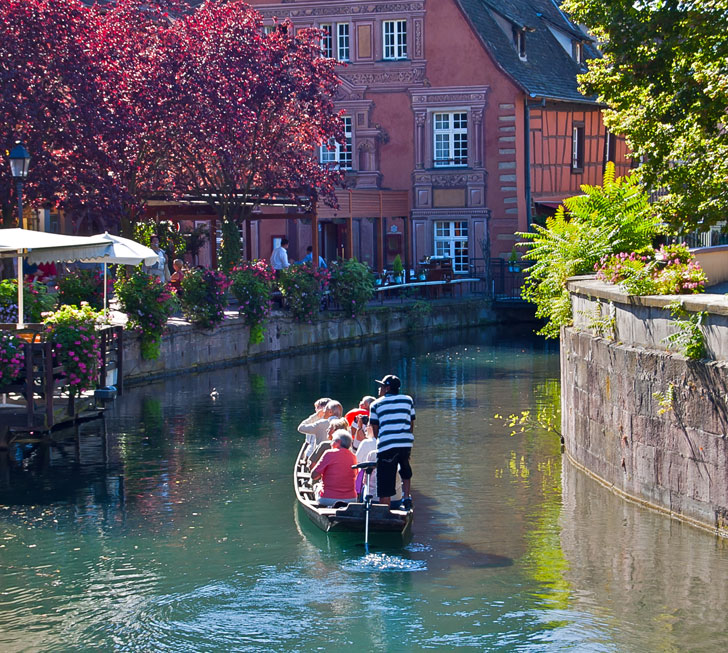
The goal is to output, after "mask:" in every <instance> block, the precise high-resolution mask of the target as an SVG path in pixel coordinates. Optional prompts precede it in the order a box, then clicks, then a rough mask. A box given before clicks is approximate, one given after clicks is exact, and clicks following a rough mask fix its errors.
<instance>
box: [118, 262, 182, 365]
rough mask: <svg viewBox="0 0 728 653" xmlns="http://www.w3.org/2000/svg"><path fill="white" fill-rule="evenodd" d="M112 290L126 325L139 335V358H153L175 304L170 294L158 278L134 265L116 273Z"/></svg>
mask: <svg viewBox="0 0 728 653" xmlns="http://www.w3.org/2000/svg"><path fill="white" fill-rule="evenodd" d="M114 290H115V291H116V297H117V298H118V300H119V303H120V304H121V309H122V311H124V312H125V313H126V316H127V319H128V322H127V324H126V328H127V329H134V330H135V331H137V332H138V333H139V334H140V335H141V354H142V358H146V359H153V358H157V356H159V341H160V338H161V337H162V333H164V330H165V328H166V327H167V320H168V319H169V316H170V315H172V313H174V311H175V310H176V308H177V302H176V300H175V298H174V296H173V295H172V293H170V292H169V290H168V289H167V287H166V286H165V285H164V284H163V283H161V282H160V281H159V279H157V278H156V277H152V276H150V275H148V274H146V273H145V272H144V271H143V270H142V269H141V268H136V269H135V270H134V271H133V272H132V273H131V275H128V276H120V277H119V278H118V279H117V280H116V283H115V284H114Z"/></svg>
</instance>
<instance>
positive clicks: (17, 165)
mask: <svg viewBox="0 0 728 653" xmlns="http://www.w3.org/2000/svg"><path fill="white" fill-rule="evenodd" d="M8 159H9V161H10V174H12V176H13V179H15V182H16V184H17V189H18V227H20V228H21V229H22V228H23V180H24V179H25V178H26V177H27V176H28V168H29V167H30V154H29V153H28V150H26V149H25V145H23V144H22V143H21V142H20V141H18V142H17V143H16V144H15V147H14V148H13V149H12V150H10V155H9V156H8ZM24 326H25V325H24V323H23V257H22V256H18V328H19V329H22V328H23V327H24Z"/></svg>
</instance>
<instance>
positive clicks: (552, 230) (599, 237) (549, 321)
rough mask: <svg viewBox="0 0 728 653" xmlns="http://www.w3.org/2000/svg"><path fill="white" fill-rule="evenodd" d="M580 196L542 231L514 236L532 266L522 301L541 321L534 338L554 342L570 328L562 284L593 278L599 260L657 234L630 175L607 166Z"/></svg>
mask: <svg viewBox="0 0 728 653" xmlns="http://www.w3.org/2000/svg"><path fill="white" fill-rule="evenodd" d="M581 190H582V192H583V193H584V194H583V195H578V196H576V197H570V198H568V199H566V200H564V206H565V207H566V209H568V215H567V213H566V211H565V209H564V206H560V207H559V209H558V210H557V211H556V215H554V216H553V217H549V218H548V219H547V220H546V226H545V227H540V226H538V225H533V228H534V230H535V231H533V232H529V233H519V234H518V235H519V236H520V237H521V238H523V239H524V241H522V242H520V243H518V245H519V246H521V247H527V248H528V249H527V251H526V253H525V254H524V255H523V258H524V259H526V260H530V261H533V262H534V264H533V265H531V266H530V267H528V268H527V270H526V282H525V284H524V288H523V291H522V296H523V298H524V299H526V300H528V301H530V302H533V303H535V304H536V316H537V317H539V318H542V319H545V320H546V324H545V326H544V327H543V328H542V329H541V330H540V331H539V333H540V334H541V335H543V336H546V337H547V338H557V337H558V335H559V330H560V328H561V327H562V326H568V325H569V324H571V320H572V314H571V299H570V297H569V293H568V291H567V289H566V280H567V279H568V278H569V277H572V276H576V275H580V274H592V273H593V272H594V269H595V266H596V265H597V263H598V262H599V261H600V260H601V259H602V257H604V256H607V255H609V254H612V253H615V252H623V251H631V250H639V249H641V248H643V247H645V246H648V245H650V243H651V241H652V239H653V238H654V237H655V235H656V234H658V233H659V232H660V223H659V220H658V218H657V217H656V216H655V215H654V214H653V212H652V210H651V207H650V203H649V200H648V196H647V194H646V193H645V192H644V191H642V189H641V188H640V186H639V182H638V181H637V179H636V178H635V177H634V176H627V177H621V178H618V179H615V177H614V165H613V164H611V163H610V164H608V165H607V168H606V171H605V173H604V184H603V186H587V185H584V186H582V187H581Z"/></svg>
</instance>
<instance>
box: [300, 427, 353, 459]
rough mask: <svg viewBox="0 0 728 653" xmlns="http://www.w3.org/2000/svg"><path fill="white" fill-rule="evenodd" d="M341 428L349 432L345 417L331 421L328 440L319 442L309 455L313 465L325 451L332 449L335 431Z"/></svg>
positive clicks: (327, 435)
mask: <svg viewBox="0 0 728 653" xmlns="http://www.w3.org/2000/svg"><path fill="white" fill-rule="evenodd" d="M340 429H343V430H344V431H347V432H348V429H347V424H346V419H345V418H343V417H338V418H335V419H332V420H331V421H330V422H329V430H328V432H327V434H326V440H324V441H323V442H321V443H319V444H318V445H317V446H316V449H314V452H313V453H312V454H311V455H310V456H309V457H308V461H309V463H311V465H315V464H316V463H317V462H318V461H319V460H320V458H321V456H323V455H324V451H326V450H327V449H331V439H332V438H333V437H334V433H336V431H338V430H340Z"/></svg>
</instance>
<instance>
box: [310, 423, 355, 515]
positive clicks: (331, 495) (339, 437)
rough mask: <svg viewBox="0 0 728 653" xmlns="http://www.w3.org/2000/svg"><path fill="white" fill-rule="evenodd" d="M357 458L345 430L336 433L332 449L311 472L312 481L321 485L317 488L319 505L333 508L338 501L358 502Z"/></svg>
mask: <svg viewBox="0 0 728 653" xmlns="http://www.w3.org/2000/svg"><path fill="white" fill-rule="evenodd" d="M352 465H356V456H355V455H354V454H353V453H351V436H350V435H349V434H348V433H347V432H346V430H344V429H339V430H338V431H336V432H335V433H334V437H333V440H332V444H331V449H329V450H328V451H326V452H325V453H324V455H323V456H321V460H320V461H319V462H318V464H317V465H316V467H314V468H313V469H312V470H311V479H312V480H313V481H317V480H318V479H321V483H320V484H317V485H316V487H315V490H314V492H315V494H316V498H317V499H318V502H319V505H322V506H333V505H334V504H335V503H336V502H337V501H344V502H346V503H351V502H352V501H356V488H355V487H354V481H355V479H356V470H355V469H352V468H351V466H352Z"/></svg>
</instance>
